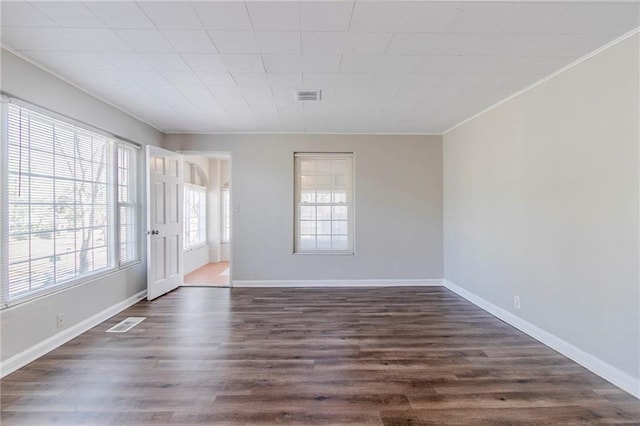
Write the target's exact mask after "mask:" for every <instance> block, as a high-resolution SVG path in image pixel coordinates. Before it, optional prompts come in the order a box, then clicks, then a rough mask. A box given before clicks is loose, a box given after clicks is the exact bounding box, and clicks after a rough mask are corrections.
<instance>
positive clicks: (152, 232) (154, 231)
mask: <svg viewBox="0 0 640 426" xmlns="http://www.w3.org/2000/svg"><path fill="white" fill-rule="evenodd" d="M159 233H160V231H158V230H157V229H155V230H153V231H151V235H158V234H159Z"/></svg>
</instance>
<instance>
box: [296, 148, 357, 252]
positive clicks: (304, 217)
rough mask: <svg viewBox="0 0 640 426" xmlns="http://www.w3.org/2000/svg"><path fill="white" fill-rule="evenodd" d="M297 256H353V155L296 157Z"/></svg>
mask: <svg viewBox="0 0 640 426" xmlns="http://www.w3.org/2000/svg"><path fill="white" fill-rule="evenodd" d="M295 206H296V211H295V245H294V251H295V253H342V254H352V253H353V154H311V153H309V154H307V153H297V154H295Z"/></svg>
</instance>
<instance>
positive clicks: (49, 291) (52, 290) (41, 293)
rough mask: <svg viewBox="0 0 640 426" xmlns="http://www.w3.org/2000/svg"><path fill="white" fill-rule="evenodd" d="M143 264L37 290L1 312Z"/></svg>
mask: <svg viewBox="0 0 640 426" xmlns="http://www.w3.org/2000/svg"><path fill="white" fill-rule="evenodd" d="M141 263H142V261H141V260H132V261H130V262H127V263H126V264H124V265H121V266H120V267H118V268H110V269H103V270H101V271H97V272H96V273H93V274H88V275H85V276H83V277H81V278H75V279H73V280H71V281H69V282H66V283H64V284H60V285H56V286H53V287H47V288H43V289H42V290H37V291H36V292H34V293H31V294H27V295H24V296H18V297H16V298H15V299H11V300H9V301H6V302H4V303H3V304H2V307H0V310H2V311H4V310H6V309H11V308H15V307H17V306H20V305H24V304H25V303H29V302H33V301H35V300H38V299H41V298H44V297H47V296H51V295H53V294H56V293H61V292H63V291H67V290H71V289H73V288H76V287H79V286H82V285H85V284H88V283H90V282H93V281H96V280H99V279H103V278H106V277H108V276H109V275H113V274H117V273H119V272H122V271H124V270H126V269H128V268H131V267H133V266H136V265H139V264H141Z"/></svg>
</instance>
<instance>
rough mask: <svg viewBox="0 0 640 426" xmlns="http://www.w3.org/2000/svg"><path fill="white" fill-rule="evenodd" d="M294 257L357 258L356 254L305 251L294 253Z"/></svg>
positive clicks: (350, 252)
mask: <svg viewBox="0 0 640 426" xmlns="http://www.w3.org/2000/svg"><path fill="white" fill-rule="evenodd" d="M293 255H294V256H355V255H356V254H355V252H352V251H349V252H331V251H303V252H293Z"/></svg>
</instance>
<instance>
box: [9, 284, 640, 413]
mask: <svg viewBox="0 0 640 426" xmlns="http://www.w3.org/2000/svg"><path fill="white" fill-rule="evenodd" d="M127 316H146V317H147V320H146V321H144V322H142V323H141V324H139V325H138V326H137V327H135V328H134V329H132V330H131V331H130V332H128V333H125V334H119V335H115V334H107V333H105V330H107V329H108V328H109V327H111V326H112V325H114V324H116V323H117V322H119V321H121V320H122V319H124V318H125V317H127ZM0 403H1V404H2V411H1V416H0V420H1V421H2V425H3V426H4V425H46V424H62V425H119V424H123V425H125V424H126V425H157V424H160V425H161V424H180V425H187V424H221V425H222V424H225V425H227V424H228V425H234V424H258V425H260V424H262V425H267V424H309V425H315V424H317V425H383V424H384V425H409V424H410V425H431V424H469V425H482V424H531V425H543V424H550V425H551V424H553V425H555V424H640V401H638V400H637V399H635V398H633V397H632V396H630V395H628V394H626V393H624V392H622V391H621V390H619V389H617V388H615V387H614V386H612V385H611V384H609V383H607V382H606V381H604V380H602V379H600V378H599V377H597V376H595V375H594V374H592V373H590V372H588V371H587V370H585V369H584V368H582V367H580V366H579V365H577V364H575V363H574V362H572V361H570V360H568V359H567V358H565V357H563V356H562V355H560V354H558V353H557V352H555V351H553V350H551V349H549V348H547V347H545V346H544V345H541V344H540V343H538V342H536V341H535V340H533V339H531V338H530V337H528V336H526V335H524V334H523V333H520V332H519V331H517V330H515V329H513V328H512V327H510V326H508V325H507V324H505V323H503V322H502V321H500V320H498V319H496V318H494V317H492V316H491V315H489V314H487V313H486V312H484V311H482V310H480V309H478V308H477V307H475V306H473V305H471V304H469V303H468V302H466V301H464V300H463V299H460V298H459V297H458V296H456V295H455V294H453V293H451V292H449V291H447V290H446V289H443V288H439V287H432V288H359V289H348V288H345V289H220V288H195V287H190V288H182V289H179V290H176V291H174V292H172V293H170V294H168V295H166V296H163V297H162V298H160V299H157V300H155V301H153V302H151V303H149V302H146V301H143V302H140V303H138V304H136V305H135V306H133V307H131V308H129V309H127V310H126V311H124V312H122V313H120V314H119V315H117V316H115V317H114V318H112V319H110V320H109V321H106V322H105V323H103V324H100V325H99V326H97V327H95V328H94V329H92V330H90V331H89V332H87V333H84V334H83V335H81V336H79V337H78V338H76V339H74V340H73V341H71V342H69V343H67V344H65V345H63V346H62V347H60V348H58V349H56V350H55V351H53V352H51V353H49V354H47V355H46V356H44V357H42V358H41V359H39V360H37V361H35V362H33V363H31V364H29V365H28V366H26V367H25V368H23V369H21V370H19V371H17V372H15V373H13V374H11V375H10V376H8V377H6V378H4V379H3V380H2V381H1V383H0Z"/></svg>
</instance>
